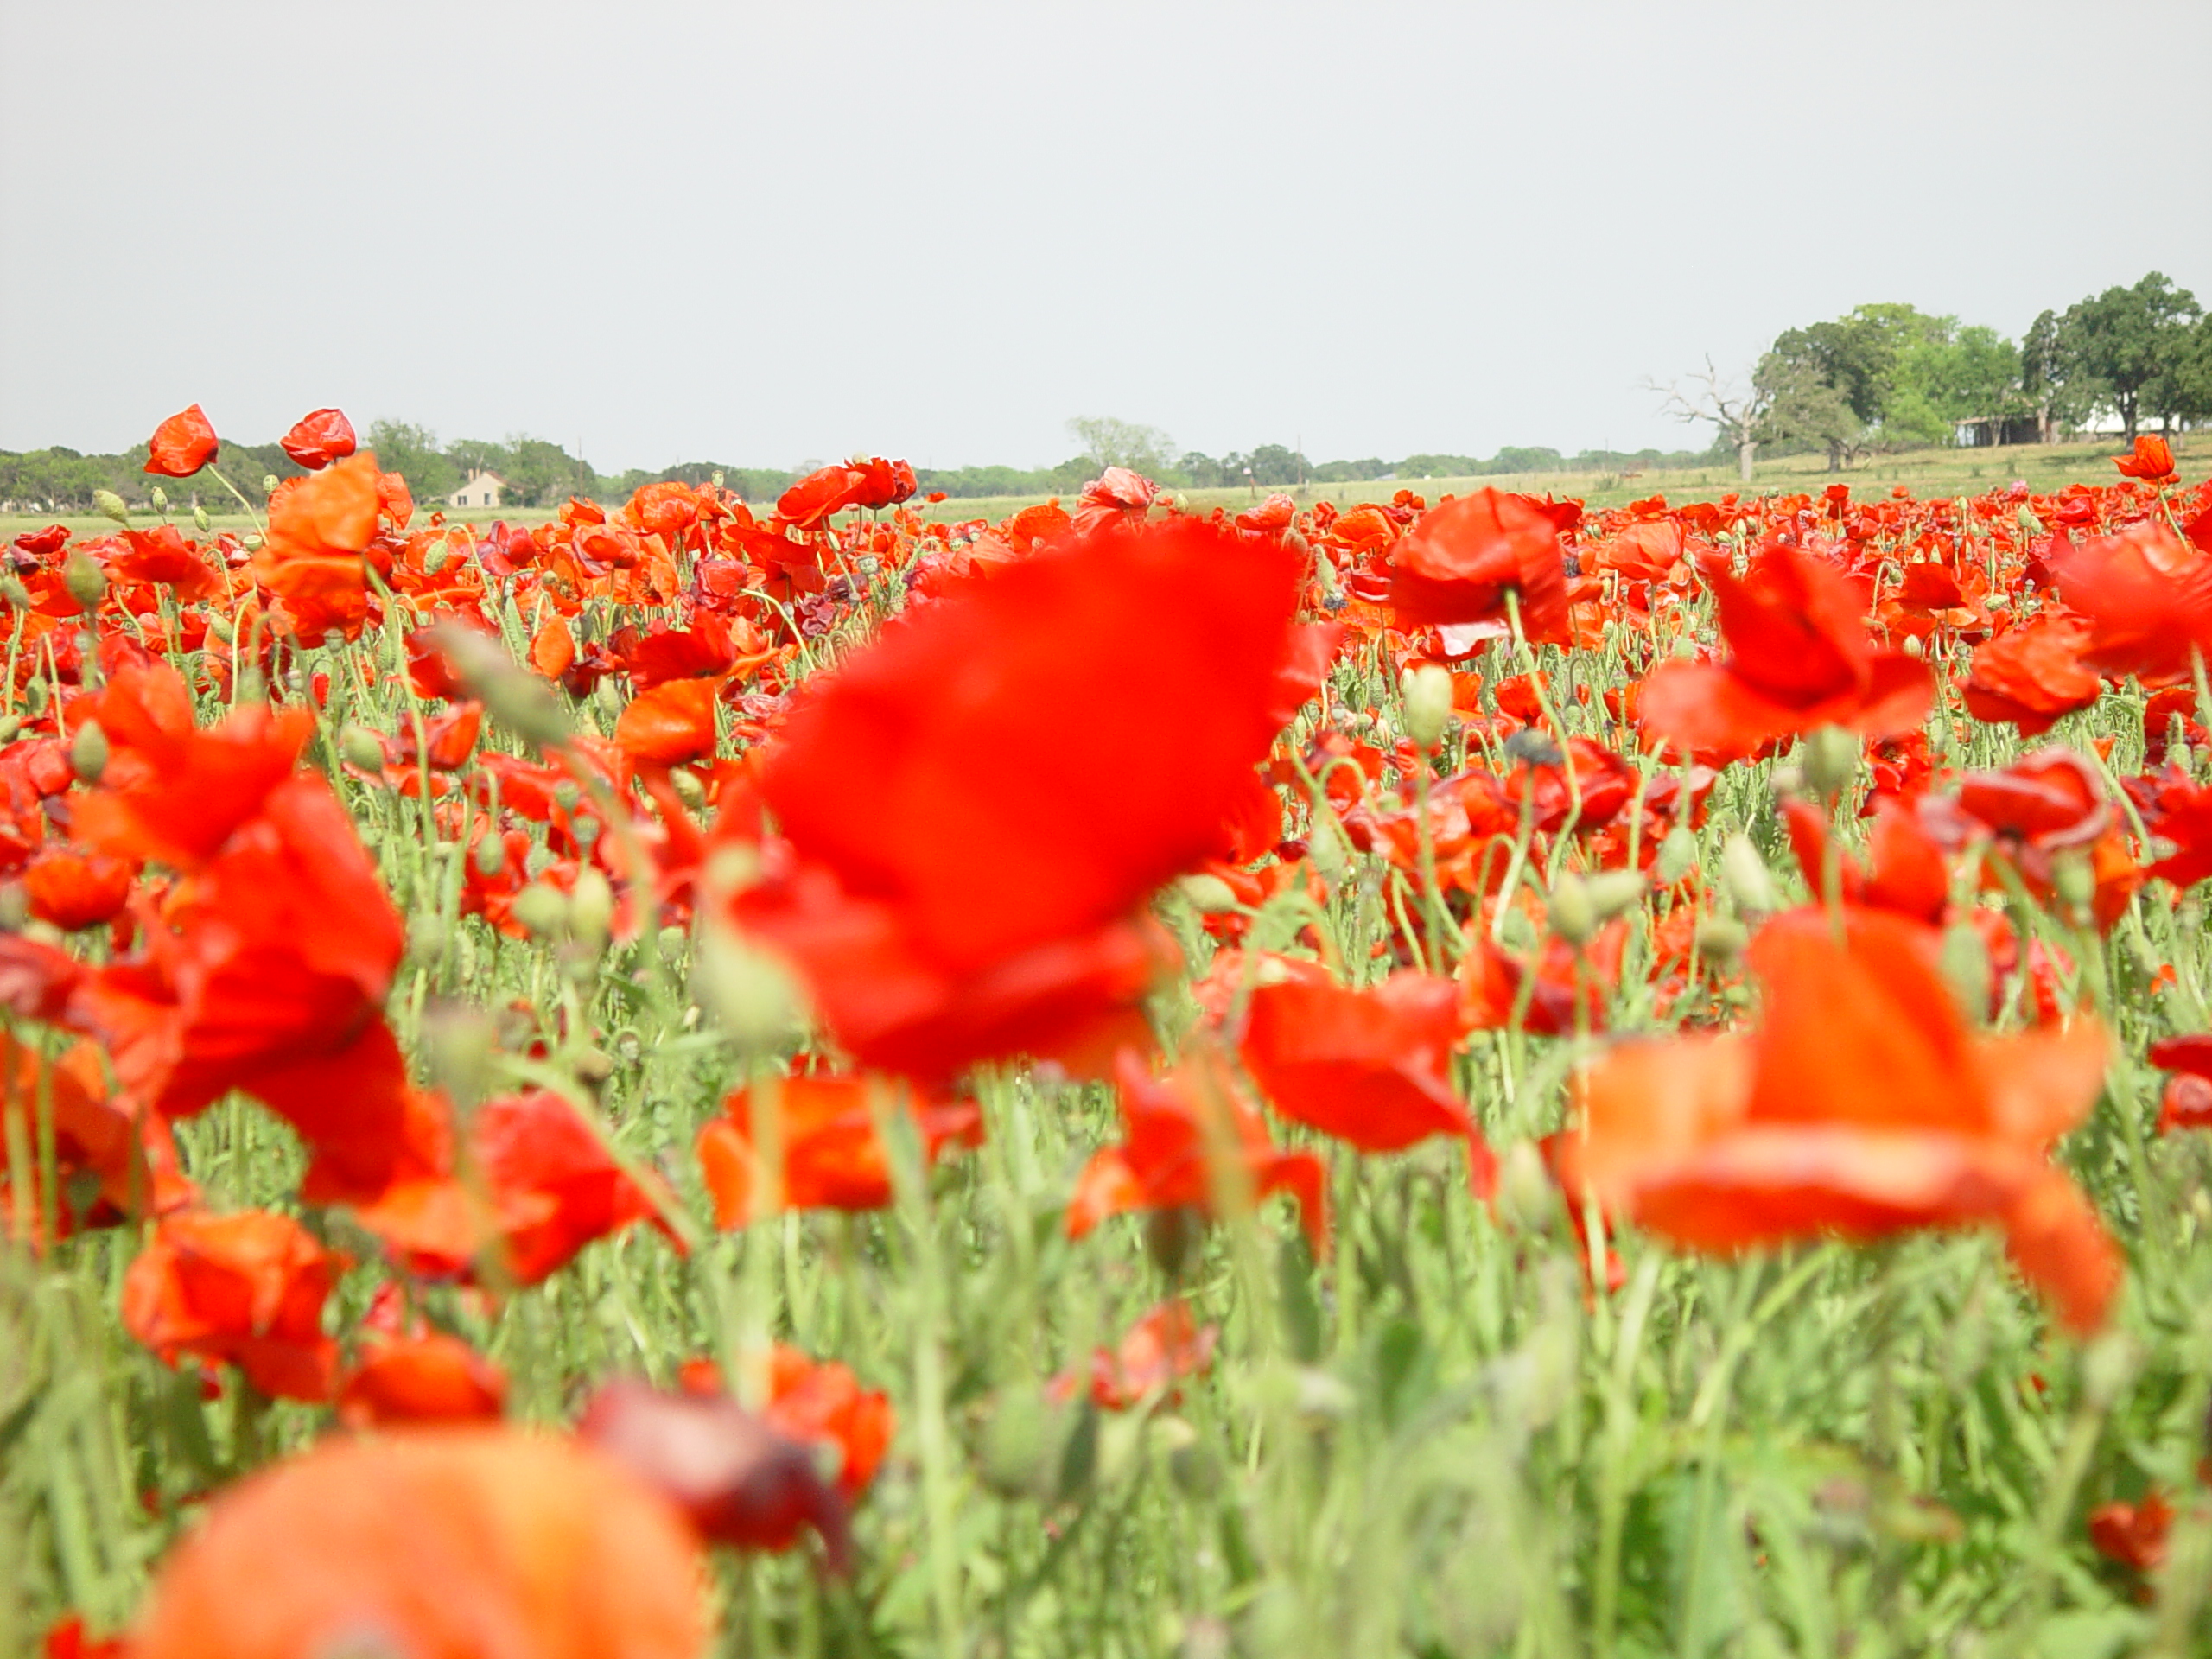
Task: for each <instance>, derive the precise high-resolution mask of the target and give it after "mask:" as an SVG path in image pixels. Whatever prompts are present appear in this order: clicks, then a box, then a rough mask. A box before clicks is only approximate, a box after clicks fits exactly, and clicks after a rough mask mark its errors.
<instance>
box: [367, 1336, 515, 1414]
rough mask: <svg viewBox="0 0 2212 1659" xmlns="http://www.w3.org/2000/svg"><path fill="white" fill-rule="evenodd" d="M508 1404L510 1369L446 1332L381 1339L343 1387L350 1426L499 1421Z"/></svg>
mask: <svg viewBox="0 0 2212 1659" xmlns="http://www.w3.org/2000/svg"><path fill="white" fill-rule="evenodd" d="M506 1406H507V1377H506V1373H505V1371H502V1370H500V1369H499V1367H498V1366H497V1365H495V1364H493V1363H492V1362H491V1361H490V1360H488V1359H486V1358H485V1357H483V1356H482V1355H481V1354H480V1353H478V1352H477V1351H475V1350H474V1348H471V1347H470V1346H469V1345H468V1344H467V1343H465V1342H463V1341H461V1338H458V1337H449V1336H447V1335H445V1334H444V1333H443V1332H432V1333H431V1334H429V1335H427V1336H419V1337H401V1338H395V1339H393V1340H391V1341H387V1342H380V1343H378V1344H376V1345H375V1346H374V1347H372V1348H371V1349H370V1350H369V1351H368V1352H367V1353H366V1354H365V1355H364V1356H363V1357H362V1358H361V1362H360V1363H359V1364H358V1365H356V1366H354V1367H353V1370H351V1371H349V1372H347V1373H346V1381H345V1383H344V1384H343V1386H341V1387H340V1389H339V1390H338V1416H339V1420H340V1421H341V1422H343V1423H345V1424H346V1426H347V1427H350V1428H372V1427H387V1426H389V1425H391V1424H394V1423H461V1422H472V1421H495V1420H497V1419H498V1418H499V1416H500V1415H501V1414H503V1413H505V1410H506Z"/></svg>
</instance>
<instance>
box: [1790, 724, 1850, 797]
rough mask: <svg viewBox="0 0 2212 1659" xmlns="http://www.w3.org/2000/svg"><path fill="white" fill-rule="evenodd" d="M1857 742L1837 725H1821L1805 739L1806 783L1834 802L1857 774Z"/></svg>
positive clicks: (1803, 763)
mask: <svg viewBox="0 0 2212 1659" xmlns="http://www.w3.org/2000/svg"><path fill="white" fill-rule="evenodd" d="M1802 766H1803V767H1804V772H1805V781H1806V782H1807V783H1808V784H1810V785H1812V786H1813V787H1814V789H1815V790H1816V791H1819V793H1820V794H1821V798H1823V799H1827V800H1834V798H1836V797H1837V796H1839V795H1840V794H1842V793H1843V791H1845V790H1847V789H1848V788H1849V787H1850V786H1851V780H1852V779H1853V778H1856V777H1857V776H1858V775H1859V739H1858V738H1857V737H1856V736H1855V735H1853V734H1852V733H1850V732H1847V731H1845V730H1844V729H1843V728H1841V727H1840V726H1823V727H1821V728H1820V730H1818V731H1817V732H1815V733H1814V734H1812V735H1811V736H1810V737H1808V738H1807V739H1806V740H1805V753H1804V757H1803V760H1802Z"/></svg>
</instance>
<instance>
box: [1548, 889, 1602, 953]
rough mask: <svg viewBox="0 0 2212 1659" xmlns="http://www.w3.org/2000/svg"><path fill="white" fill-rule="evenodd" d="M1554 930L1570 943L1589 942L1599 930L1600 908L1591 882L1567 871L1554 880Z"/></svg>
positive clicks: (1552, 915)
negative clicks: (1591, 892) (1591, 889)
mask: <svg viewBox="0 0 2212 1659" xmlns="http://www.w3.org/2000/svg"><path fill="white" fill-rule="evenodd" d="M1551 921H1552V931H1553V932H1554V933H1556V934H1558V935H1559V936H1560V938H1562V939H1565V940H1566V941H1567V943H1568V944H1575V945H1580V944H1588V943H1589V942H1590V936H1591V935H1592V934H1593V933H1595V932H1596V931H1598V907H1597V906H1596V905H1594V904H1592V902H1591V899H1590V887H1589V884H1588V883H1587V882H1586V881H1585V880H1583V879H1582V878H1581V877H1580V876H1579V875H1577V874H1574V872H1573V871H1572V870H1567V871H1564V872H1562V873H1561V874H1560V878H1559V880H1556V881H1554V882H1553V883H1552V897H1551Z"/></svg>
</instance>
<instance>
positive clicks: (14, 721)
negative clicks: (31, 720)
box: [0, 715, 23, 743]
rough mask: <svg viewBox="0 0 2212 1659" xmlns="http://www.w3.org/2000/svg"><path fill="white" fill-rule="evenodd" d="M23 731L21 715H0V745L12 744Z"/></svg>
mask: <svg viewBox="0 0 2212 1659" xmlns="http://www.w3.org/2000/svg"><path fill="white" fill-rule="evenodd" d="M22 729H23V717H22V715H0V743H12V742H14V741H16V734H18V733H20V732H21V731H22Z"/></svg>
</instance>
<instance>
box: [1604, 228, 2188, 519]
mask: <svg viewBox="0 0 2212 1659" xmlns="http://www.w3.org/2000/svg"><path fill="white" fill-rule="evenodd" d="M1647 384H1649V383H1647ZM1651 389H1652V390H1654V391H1660V392H1662V393H1663V394H1664V396H1665V398H1666V404H1667V407H1668V408H1669V410H1670V412H1671V413H1673V414H1674V415H1675V416H1676V417H1677V418H1679V419H1681V420H1684V421H1692V422H1699V423H1704V424H1707V425H1709V426H1711V427H1712V428H1713V442H1714V448H1715V450H1716V451H1719V452H1725V453H1731V454H1734V456H1735V457H1736V459H1737V460H1738V463H1739V467H1740V470H1741V474H1742V476H1743V477H1745V479H1747V480H1748V479H1749V478H1750V477H1751V462H1752V459H1753V457H1754V456H1755V455H1756V454H1758V453H1760V452H1761V451H1764V452H1766V453H1769V454H1774V453H1777V452H1778V453H1781V454H1808V453H1809V454H1819V453H1822V452H1825V453H1826V454H1827V461H1828V469H1829V470H1830V471H1831V472H1840V471H1841V470H1842V469H1843V468H1844V467H1847V466H1849V465H1850V464H1851V463H1852V462H1853V461H1858V460H1859V459H1861V458H1862V457H1864V456H1866V455H1869V454H1885V453H1893V452H1895V451H1897V450H1901V449H1921V448H1931V447H1935V446H1937V445H1942V444H1953V443H1965V444H1973V445H1993V444H2005V443H2047V442H2051V441H2053V440H2054V439H2056V438H2057V437H2059V436H2061V435H2064V434H2068V433H2071V432H2078V431H2081V430H2082V429H2086V428H2088V427H2091V426H2092V425H2093V424H2094V423H2097V422H2098V421H2099V418H2100V417H2104V418H2105V419H2106V420H2107V421H2108V422H2109V423H2113V424H2116V425H2117V426H2118V428H2119V429H2120V434H2121V436H2122V438H2123V440H2124V441H2125V442H2128V443H2131V444H2132V443H2133V442H2134V441H2135V435H2136V434H2137V432H2138V431H2139V430H2140V429H2142V428H2143V427H2145V425H2148V424H2149V423H2152V422H2153V421H2155V422H2157V423H2159V424H2160V425H2161V426H2163V427H2164V429H2165V430H2166V431H2168V432H2169V433H2171V432H2172V431H2174V430H2176V429H2180V428H2185V427H2188V426H2191V425H2195V424H2198V423H2202V422H2205V421H2207V420H2212V317H2208V316H2207V315H2206V313H2205V311H2204V309H2203V308H2202V306H2200V305H2199V304H2198V303H2197V301H2196V296H2195V295H2194V294H2192V293H2190V291H2189V290H2188V289H2184V288H2177V287H2176V286H2175V285H2174V283H2172V282H2171V280H2170V279H2169V278H2168V277H2165V276H2164V274H2163V273H2161V272H2158V271H2155V270H2154V271H2152V272H2150V273H2148V274H2147V275H2145V277H2143V278H2142V279H2141V280H2140V281H2139V282H2137V283H2134V284H2133V286H2131V287H2126V288H2121V287H2113V288H2108V289H2105V290H2104V292H2102V293H2101V294H2094V295H2090V296H2087V297H2085V298H2083V299H2082V300H2080V301H2078V302H2075V304H2073V305H2070V306H2069V307H2067V308H2066V309H2065V310H2063V311H2058V310H2046V311H2044V313H2043V314H2042V315H2039V316H2037V318H2036V320H2035V321H2034V322H2033V323H2032V324H2031V325H2030V327H2029V328H2028V331H2027V333H2026V334H2025V335H2024V336H2023V337H2022V338H2021V339H2020V340H2018V342H2015V341H2013V340H2008V339H2006V338H2005V336H2003V335H2002V334H1999V333H1998V332H1997V331H1996V330H1995V329H1993V328H1989V327H1982V326H1980V325H1978V324H1961V321H1959V319H1958V318H1956V317H1952V316H1942V317H1939V316H1931V315H1929V314H1927V313H1926V312H1923V311H1921V310H1918V309H1916V308H1914V307H1912V306H1910V305H1899V304H1878V305H1862V306H1859V307H1857V308H1854V309H1853V310H1852V311H1850V312H1849V313H1847V315H1843V316H1841V317H1837V318H1834V319H1833V320H1831V321H1826V322H1815V323H1811V324H1808V325H1807V326H1805V327H1798V328H1789V329H1785V330H1784V331H1783V333H1782V334H1780V335H1778V336H1777V338H1776V340H1775V341H1774V343H1773V345H1772V346H1770V347H1769V348H1768V349H1767V351H1766V352H1765V353H1764V354H1763V355H1762V356H1761V357H1760V359H1759V360H1758V365H1757V366H1756V367H1754V368H1753V370H1752V371H1751V377H1750V381H1749V384H1748V385H1745V384H1743V383H1742V382H1741V381H1738V382H1736V383H1733V384H1728V383H1724V382H1723V380H1722V379H1721V378H1720V376H1719V374H1718V373H1717V372H1715V371H1714V370H1713V366H1712V365H1711V363H1710V362H1709V361H1708V362H1707V365H1706V367H1705V368H1704V370H1703V371H1702V372H1697V373H1694V374H1691V375H1688V376H1686V377H1684V378H1682V379H1681V380H1677V381H1675V382H1672V383H1670V384H1668V385H1652V386H1651Z"/></svg>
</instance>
